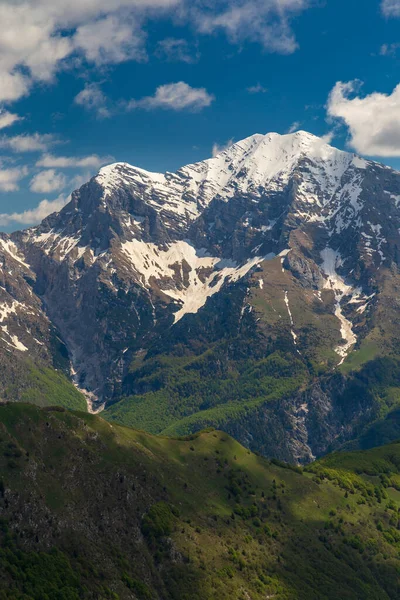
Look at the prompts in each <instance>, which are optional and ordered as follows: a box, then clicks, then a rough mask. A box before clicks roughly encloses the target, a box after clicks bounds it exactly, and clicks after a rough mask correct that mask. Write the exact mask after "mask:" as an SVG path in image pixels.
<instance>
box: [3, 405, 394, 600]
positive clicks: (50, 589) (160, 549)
mask: <svg viewBox="0 0 400 600" xmlns="http://www.w3.org/2000/svg"><path fill="white" fill-rule="evenodd" d="M355 470H357V472H355ZM398 489H400V444H394V445H392V446H389V447H386V448H381V449H378V450H374V451H371V452H367V453H361V454H354V455H352V454H335V455H332V456H331V457H328V458H326V459H325V460H324V461H320V462H319V463H315V464H314V465H312V467H310V468H309V469H307V471H306V472H305V473H302V471H301V470H299V469H290V468H287V467H286V468H284V466H280V465H279V464H275V463H271V462H270V461H267V460H266V459H263V458H261V457H259V456H256V455H254V454H251V453H250V452H249V451H248V450H246V449H245V448H243V447H242V446H240V444H238V443H237V442H235V441H234V440H233V439H232V438H230V437H228V436H227V435H225V434H223V433H220V432H217V431H209V432H204V433H200V434H198V435H194V436H191V437H190V438H188V439H171V438H165V437H153V436H151V435H149V434H146V433H144V432H140V431H134V430H131V429H128V428H125V427H120V426H117V425H116V424H110V423H107V422H106V421H104V420H102V419H100V418H98V417H95V416H92V415H88V414H84V413H71V412H69V411H65V410H63V409H44V410H41V409H39V408H37V407H34V406H27V405H22V404H8V405H5V406H3V407H0V513H1V516H2V520H1V524H0V559H1V560H0V599H2V600H3V599H18V600H22V599H23V600H29V599H31V598H33V599H35V600H39V599H40V600H42V599H45V598H51V599H53V598H55V599H60V600H78V599H86V598H88V599H89V598H98V599H106V598H111V599H114V600H117V599H118V598H120V599H121V600H125V599H127V600H128V599H132V600H133V599H145V600H146V599H148V600H150V599H154V600H157V599H161V598H162V599H163V600H169V599H172V600H214V599H217V598H218V600H220V599H221V600H224V599H228V598H229V599H235V600H236V599H237V600H265V599H266V598H276V599H279V600H282V599H285V600H289V599H290V600H330V599H332V600H337V599H338V598H341V600H353V599H354V600H356V599H361V598H362V599H363V600H368V599H371V600H372V599H374V600H381V599H382V600H391V599H393V598H396V597H399V594H400V579H399V574H400V558H399V556H400V555H399V551H400V535H399V533H398V516H399V515H398V512H399V508H400V493H399V492H398V491H397V490H398Z"/></svg>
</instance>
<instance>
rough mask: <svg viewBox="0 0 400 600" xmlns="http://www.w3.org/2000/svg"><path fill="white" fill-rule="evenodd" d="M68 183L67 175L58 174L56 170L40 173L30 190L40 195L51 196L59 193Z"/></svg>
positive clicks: (33, 179)
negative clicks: (53, 193)
mask: <svg viewBox="0 0 400 600" xmlns="http://www.w3.org/2000/svg"><path fill="white" fill-rule="evenodd" d="M66 183H67V179H66V177H65V175H63V174H62V173H57V171H56V170H55V169H48V170H47V171H40V173H37V174H36V175H35V176H34V177H33V178H32V180H31V183H30V186H29V188H30V190H31V192H36V193H39V194H51V193H52V192H59V191H60V190H62V189H63V188H64V187H65V185H66Z"/></svg>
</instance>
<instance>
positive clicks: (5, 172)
mask: <svg viewBox="0 0 400 600" xmlns="http://www.w3.org/2000/svg"><path fill="white" fill-rule="evenodd" d="M27 174H28V169H27V167H14V168H11V169H2V168H1V167H0V190H1V191H2V192H15V191H17V190H18V189H19V182H20V180H21V179H23V178H24V177H26V176H27Z"/></svg>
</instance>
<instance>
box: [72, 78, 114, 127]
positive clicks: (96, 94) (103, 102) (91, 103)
mask: <svg viewBox="0 0 400 600" xmlns="http://www.w3.org/2000/svg"><path fill="white" fill-rule="evenodd" d="M107 103H108V100H107V96H106V95H105V94H104V93H103V91H102V90H101V88H100V86H99V85H98V84H97V83H88V84H86V85H85V87H84V88H83V90H82V91H81V92H79V94H78V95H77V96H76V97H75V104H79V105H80V106H83V107H84V108H86V110H92V111H94V112H95V113H96V115H97V117H98V118H99V119H106V118H107V117H109V116H110V110H109V109H108V107H107Z"/></svg>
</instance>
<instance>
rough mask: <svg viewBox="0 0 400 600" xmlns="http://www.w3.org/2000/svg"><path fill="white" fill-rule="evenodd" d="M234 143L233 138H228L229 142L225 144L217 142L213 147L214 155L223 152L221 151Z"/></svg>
mask: <svg viewBox="0 0 400 600" xmlns="http://www.w3.org/2000/svg"><path fill="white" fill-rule="evenodd" d="M232 144H233V139H230V140H228V141H227V142H225V144H222V145H220V144H217V143H215V144H214V145H213V147H212V156H213V157H214V158H215V157H216V156H217V155H218V154H221V152H224V150H227V149H228V148H230V147H231V146H232Z"/></svg>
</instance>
